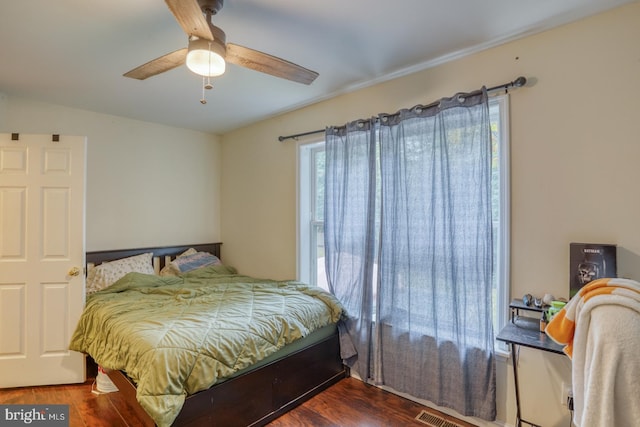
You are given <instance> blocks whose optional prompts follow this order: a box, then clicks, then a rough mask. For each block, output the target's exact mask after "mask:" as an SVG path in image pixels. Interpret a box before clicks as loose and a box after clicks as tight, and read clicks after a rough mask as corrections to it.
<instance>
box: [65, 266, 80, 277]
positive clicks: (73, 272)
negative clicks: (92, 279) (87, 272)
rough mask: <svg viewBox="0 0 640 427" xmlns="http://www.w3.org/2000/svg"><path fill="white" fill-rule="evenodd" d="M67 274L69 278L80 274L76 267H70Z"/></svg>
mask: <svg viewBox="0 0 640 427" xmlns="http://www.w3.org/2000/svg"><path fill="white" fill-rule="evenodd" d="M67 274H68V275H69V276H71V277H75V276H77V275H78V274H80V269H79V268H78V267H71V268H70V269H69V272H68V273H67Z"/></svg>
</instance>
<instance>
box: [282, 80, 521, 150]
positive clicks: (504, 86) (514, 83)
mask: <svg viewBox="0 0 640 427" xmlns="http://www.w3.org/2000/svg"><path fill="white" fill-rule="evenodd" d="M526 83H527V78H526V77H522V76H520V77H518V78H517V79H515V80H514V81H512V82H509V83H505V84H501V85H498V86H494V87H490V88H489V89H487V92H493V91H496V90H500V89H509V88H510V87H522V86H524V85H525V84H526ZM434 104H435V103H434ZM324 131H325V129H318V130H312V131H309V132H303V133H296V134H293V135H287V136H279V137H278V141H280V142H282V141H286V140H287V139H297V138H299V137H301V136H307V135H315V134H316V133H322V132H324Z"/></svg>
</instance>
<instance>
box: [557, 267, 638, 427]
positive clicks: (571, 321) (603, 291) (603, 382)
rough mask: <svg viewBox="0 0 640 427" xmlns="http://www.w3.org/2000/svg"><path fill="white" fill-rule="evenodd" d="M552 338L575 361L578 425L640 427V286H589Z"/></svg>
mask: <svg viewBox="0 0 640 427" xmlns="http://www.w3.org/2000/svg"><path fill="white" fill-rule="evenodd" d="M546 333H547V335H549V336H550V337H551V338H552V339H553V340H554V341H556V342H557V343H558V344H561V345H565V347H564V352H565V353H566V354H567V355H568V356H569V357H571V358H572V368H571V369H572V379H573V394H574V423H575V424H576V425H577V426H579V427H591V426H593V427H599V426H631V425H638V424H637V423H638V420H640V405H638V396H640V283H638V282H636V281H634V280H629V279H598V280H594V281H593V282H590V283H588V284H587V285H585V286H584V287H583V288H582V289H581V290H580V291H579V293H578V294H577V295H576V296H574V297H573V298H572V299H571V301H569V303H567V305H566V306H565V307H564V308H563V309H562V310H561V311H560V312H559V313H558V314H556V315H555V317H554V318H553V319H552V320H551V322H549V325H548V326H547V328H546Z"/></svg>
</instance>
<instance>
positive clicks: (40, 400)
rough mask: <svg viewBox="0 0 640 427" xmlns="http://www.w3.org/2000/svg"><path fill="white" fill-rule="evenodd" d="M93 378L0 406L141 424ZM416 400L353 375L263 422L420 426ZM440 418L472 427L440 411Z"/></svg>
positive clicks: (2, 397)
mask: <svg viewBox="0 0 640 427" xmlns="http://www.w3.org/2000/svg"><path fill="white" fill-rule="evenodd" d="M92 383H93V379H90V380H89V381H87V382H86V383H84V384H74V385H58V386H44V387H25V388H14V389H4V390H2V389H0V403H1V404H68V405H69V418H70V420H69V426H71V427H83V426H86V427H135V426H140V425H141V422H140V421H139V420H138V419H137V418H136V415H135V414H134V413H133V411H132V410H131V408H130V407H129V406H128V405H127V404H126V403H125V402H124V400H123V399H122V398H121V397H120V396H119V393H110V394H103V395H96V394H93V393H91V385H92ZM423 409H427V410H429V409H428V408H425V407H424V406H422V405H419V404H418V403H415V402H413V401H411V400H407V399H404V398H402V397H400V396H397V395H395V394H392V393H388V392H386V391H384V390H381V389H379V388H377V387H373V386H370V385H367V384H365V383H363V382H362V381H359V380H357V379H354V378H346V379H344V380H342V381H340V382H339V383H337V384H335V385H333V386H331V387H330V388H328V389H327V390H325V391H324V392H322V393H320V394H319V395H317V396H315V397H313V398H312V399H310V400H308V401H307V402H305V403H303V404H302V405H300V406H298V407H297V408H295V409H293V410H292V411H290V412H288V413H286V414H284V415H283V416H281V417H280V418H278V419H276V420H274V421H273V422H271V423H270V424H269V426H270V427H289V426H313V427H383V426H384V427H387V426H422V427H424V426H425V424H423V423H421V422H419V421H417V420H415V417H416V415H418V414H419V413H420V411H421V410H423ZM429 412H431V413H434V414H437V415H440V416H441V417H442V418H444V419H445V420H448V421H450V422H456V423H458V424H459V425H461V426H464V427H472V426H473V425H472V424H468V423H465V422H463V421H460V420H456V419H455V418H452V417H449V416H447V415H446V414H442V413H438V412H437V411H433V410H429Z"/></svg>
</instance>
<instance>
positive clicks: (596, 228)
mask: <svg viewBox="0 0 640 427" xmlns="http://www.w3.org/2000/svg"><path fill="white" fill-rule="evenodd" d="M639 22H640V3H634V4H631V5H628V6H625V7H622V8H619V9H616V10H613V11H610V12H607V13H604V14H601V15H597V16H594V17H591V18H588V19H585V20H582V21H579V22H577V23H573V24H570V25H566V26H563V27H561V28H558V29H555V30H551V31H547V32H544V33H541V34H538V35H533V36H530V37H527V38H525V39H521V40H518V41H514V42H511V43H508V44H505V45H502V46H499V47H496V48H492V49H489V50H486V51H484V52H480V53H477V54H475V55H471V56H468V57H465V58H462V59H459V60H456V61H452V62H449V63H446V64H443V65H439V66H437V67H434V68H430V69H427V70H425V71H422V72H419V73H416V74H413V75H410V76H406V77H401V78H398V79H395V80H393V81H389V82H386V83H383V84H378V85H376V86H373V87H369V88H365V89H362V90H359V91H357V92H354V93H350V94H347V95H343V96H339V97H337V98H334V99H331V100H327V101H325V102H322V103H319V104H316V105H312V106H309V107H306V108H303V109H300V110H298V111H294V112H291V113H288V114H284V115H282V116H280V117H278V118H274V119H271V120H267V121H264V122H261V123H257V124H255V125H252V126H249V127H246V128H243V129H240V130H238V131H235V132H232V133H229V134H227V135H224V136H223V139H222V141H223V144H222V159H223V172H222V200H223V205H222V239H223V241H224V242H225V246H224V254H225V260H226V261H227V262H228V263H231V264H233V265H235V266H236V267H238V268H239V269H240V270H241V271H242V272H244V273H248V274H252V275H258V276H269V277H274V278H292V277H295V275H296V142H293V141H289V142H278V139H277V138H278V136H279V135H288V134H291V133H297V132H304V131H309V130H314V129H322V128H323V127H325V126H327V125H334V124H343V123H345V122H347V121H350V120H354V119H357V118H362V117H368V116H371V115H374V114H377V113H379V112H394V111H396V110H397V109H399V108H403V107H410V106H412V105H414V104H418V103H426V102H430V101H433V100H436V99H438V98H440V97H443V96H450V95H452V94H453V93H455V92H458V91H464V90H472V89H476V88H478V87H480V86H482V85H483V84H485V85H487V86H492V85H497V84H502V83H504V82H508V81H511V80H513V79H515V78H516V77H518V76H520V75H524V76H526V77H527V78H528V79H529V80H530V83H529V84H528V85H527V86H528V87H525V88H522V89H518V90H514V91H513V92H512V96H511V185H512V192H511V205H512V206H511V209H512V229H511V232H512V240H511V295H512V297H520V296H522V295H523V294H524V293H526V292H530V293H532V294H534V295H539V296H541V295H543V294H544V293H547V292H549V293H552V294H554V295H555V296H558V297H560V296H564V297H567V296H568V281H569V269H568V264H569V259H568V254H569V243H570V242H574V241H580V242H601V243H605V242H608V243H616V244H617V245H618V246H619V264H620V265H619V273H620V275H622V276H626V277H631V278H634V279H637V280H640V262H639V261H640V227H639V226H638V212H640V197H639V196H640V190H638V188H639V184H640V165H639V164H638V159H640V137H639V135H640V103H639V102H638V99H639V98H640V84H638V78H639V77H640V50H638V41H639V40H640V25H638V23H639ZM320 78H322V76H321V77H320ZM300 90H304V88H303V87H301V88H300ZM570 366H571V365H570V362H569V360H568V359H567V358H565V357H564V356H559V355H552V354H543V353H540V352H537V351H533V350H528V349H523V350H522V351H521V353H520V372H521V373H522V378H521V384H522V385H521V388H522V400H523V412H524V413H523V415H524V417H525V418H527V419H532V420H533V421H536V422H537V423H540V424H542V425H545V426H565V425H567V424H568V419H569V415H568V412H567V411H566V410H565V409H564V408H562V407H561V406H560V388H561V385H560V384H561V382H562V381H570ZM510 369H511V367H510V365H508V364H507V363H506V362H504V361H503V362H501V364H500V366H499V376H498V399H499V418H500V419H501V420H503V421H504V420H506V421H507V423H508V424H513V422H514V418H515V413H514V408H513V405H514V403H513V400H512V399H513V398H512V393H513V383H512V378H511V374H510V372H511V371H510Z"/></svg>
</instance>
